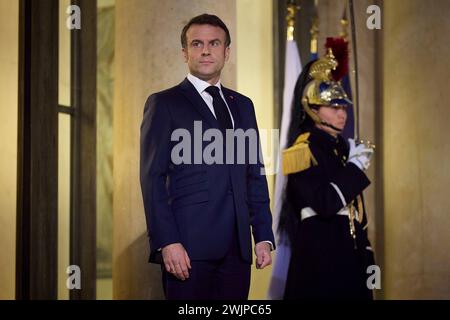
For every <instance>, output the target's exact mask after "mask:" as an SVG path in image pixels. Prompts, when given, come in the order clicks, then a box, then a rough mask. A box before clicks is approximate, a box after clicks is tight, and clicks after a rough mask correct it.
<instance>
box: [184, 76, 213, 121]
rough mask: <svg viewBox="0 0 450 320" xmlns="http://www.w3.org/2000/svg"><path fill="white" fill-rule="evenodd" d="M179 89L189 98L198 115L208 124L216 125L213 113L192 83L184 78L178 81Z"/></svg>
mask: <svg viewBox="0 0 450 320" xmlns="http://www.w3.org/2000/svg"><path fill="white" fill-rule="evenodd" d="M180 88H181V91H182V92H183V95H184V96H185V97H186V98H187V99H188V100H189V102H190V103H191V104H192V105H193V106H194V107H195V109H197V111H198V112H199V113H200V115H201V116H202V117H203V118H204V119H205V120H206V121H207V122H208V123H209V125H210V126H211V127H213V128H217V127H218V125H219V124H218V122H217V120H216V118H215V117H214V115H213V114H212V113H211V111H210V110H209V108H208V106H207V105H206V103H205V101H204V100H203V98H202V97H201V96H200V94H199V93H198V92H197V90H195V87H194V85H193V84H192V83H191V82H190V81H189V80H188V79H187V78H185V79H184V80H183V82H181V83H180Z"/></svg>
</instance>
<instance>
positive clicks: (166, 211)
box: [140, 95, 180, 253]
mask: <svg viewBox="0 0 450 320" xmlns="http://www.w3.org/2000/svg"><path fill="white" fill-rule="evenodd" d="M161 100H162V99H161V98H160V97H159V96H158V95H151V96H150V97H149V98H148V99H147V102H146V104H145V108H144V117H143V121H142V125H141V139H140V144H141V153H140V180H141V189H142V197H143V201H144V209H145V217H146V222H147V230H148V235H149V240H150V250H151V252H153V253H154V252H155V251H156V250H158V249H159V248H162V247H164V246H166V245H168V244H171V243H176V242H180V239H179V234H178V229H177V226H176V224H175V219H174V216H173V213H172V211H171V209H170V206H169V201H168V199H169V195H168V191H167V188H166V179H167V175H168V170H169V165H170V136H171V118H170V114H169V110H168V107H167V106H166V105H164V104H163V102H162V101H161Z"/></svg>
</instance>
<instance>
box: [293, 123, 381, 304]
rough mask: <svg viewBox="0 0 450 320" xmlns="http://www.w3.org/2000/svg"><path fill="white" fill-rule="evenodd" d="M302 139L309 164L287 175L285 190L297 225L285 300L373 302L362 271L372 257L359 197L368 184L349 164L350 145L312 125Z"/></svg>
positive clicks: (367, 275)
mask: <svg viewBox="0 0 450 320" xmlns="http://www.w3.org/2000/svg"><path fill="white" fill-rule="evenodd" d="M305 137H306V138H307V139H304V140H305V141H304V142H302V143H303V144H307V145H308V146H309V150H310V154H311V159H310V162H311V165H310V166H309V167H308V168H306V169H305V170H302V171H300V172H296V173H292V174H289V176H288V183H287V187H286V197H287V199H286V200H287V201H288V202H289V203H290V204H291V205H292V207H293V210H292V212H293V213H295V219H296V221H295V227H294V228H295V232H294V233H293V237H291V242H292V243H291V248H292V255H291V261H290V265H289V272H288V277H287V281H286V289H285V299H372V291H371V290H369V289H368V288H367V284H366V282H367V278H368V277H369V276H370V274H367V273H366V270H367V267H368V266H369V265H372V264H374V258H373V251H372V248H371V246H370V243H369V240H368V238H367V217H366V213H365V212H364V211H365V210H364V204H363V199H362V191H363V190H364V189H365V188H366V187H367V186H368V185H369V184H370V181H369V179H368V178H367V177H366V175H365V174H364V172H363V171H362V170H360V169H359V168H358V167H357V166H356V165H354V164H353V163H347V157H348V153H349V147H348V144H347V142H346V141H345V140H344V139H343V138H342V137H341V136H338V138H335V137H333V136H331V135H329V134H328V133H326V132H325V131H322V130H320V129H318V128H315V127H312V128H311V129H310V130H309V134H306V135H305ZM350 210H352V211H351V212H352V213H353V214H354V215H355V219H353V220H352V221H353V225H354V230H355V238H353V236H352V235H351V233H350V220H349V214H350Z"/></svg>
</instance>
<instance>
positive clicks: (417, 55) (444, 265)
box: [381, 0, 450, 299]
mask: <svg viewBox="0 0 450 320" xmlns="http://www.w3.org/2000/svg"><path fill="white" fill-rule="evenodd" d="M383 5H384V10H383V18H384V25H383V37H384V41H383V52H381V54H382V55H383V78H382V81H383V91H384V93H383V114H384V116H383V123H382V128H383V135H384V139H383V142H382V144H383V149H384V157H383V162H384V172H383V175H384V181H383V184H384V190H385V193H384V198H385V204H384V206H385V210H384V219H385V240H384V241H385V269H384V276H385V289H384V290H385V298H388V299H443V298H446V299H449V298H450V215H449V212H450V197H449V196H448V185H449V182H450V173H449V172H450V142H449V139H448V135H449V133H450V131H449V125H448V119H449V118H450V109H449V107H448V105H447V104H448V102H447V98H448V97H447V96H446V94H447V93H448V92H449V90H448V88H449V82H450V73H449V67H448V66H449V63H450V46H449V42H448V35H449V33H450V19H449V18H448V15H449V12H450V2H449V1H445V0H434V1H420V0H396V1H384V2H383Z"/></svg>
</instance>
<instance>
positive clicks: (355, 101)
mask: <svg viewBox="0 0 450 320" xmlns="http://www.w3.org/2000/svg"><path fill="white" fill-rule="evenodd" d="M348 4H349V9H350V23H351V31H352V49H353V50H352V51H353V59H354V60H353V61H354V67H355V68H354V70H353V73H354V75H355V97H354V98H353V104H354V106H355V108H354V110H355V120H356V121H355V124H356V125H355V139H359V79H358V54H357V52H356V28H355V8H354V6H353V0H348Z"/></svg>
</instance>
